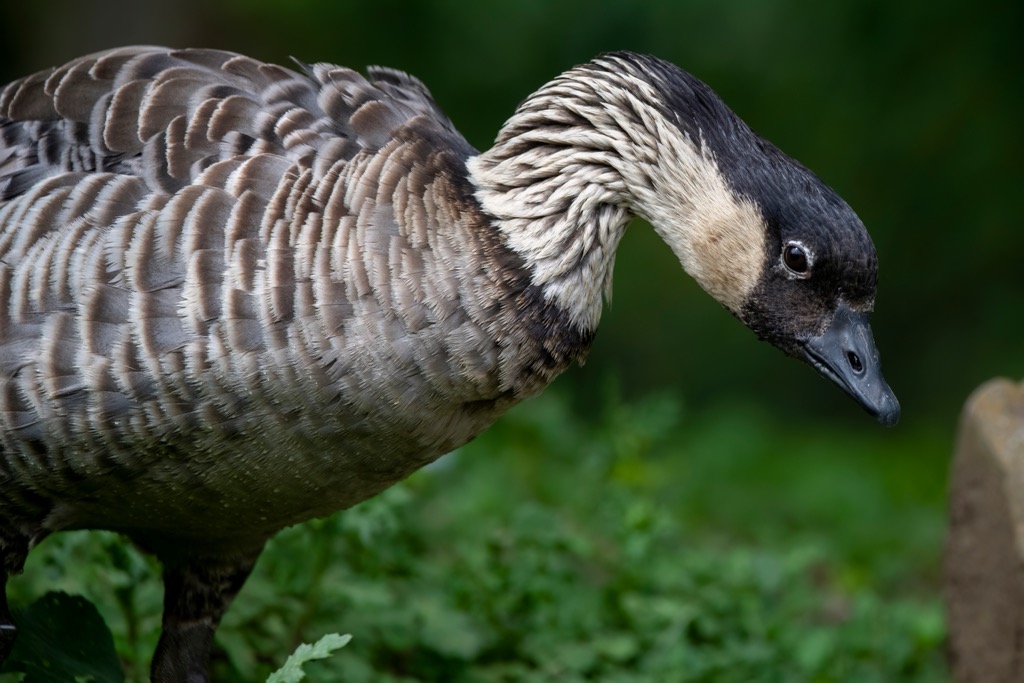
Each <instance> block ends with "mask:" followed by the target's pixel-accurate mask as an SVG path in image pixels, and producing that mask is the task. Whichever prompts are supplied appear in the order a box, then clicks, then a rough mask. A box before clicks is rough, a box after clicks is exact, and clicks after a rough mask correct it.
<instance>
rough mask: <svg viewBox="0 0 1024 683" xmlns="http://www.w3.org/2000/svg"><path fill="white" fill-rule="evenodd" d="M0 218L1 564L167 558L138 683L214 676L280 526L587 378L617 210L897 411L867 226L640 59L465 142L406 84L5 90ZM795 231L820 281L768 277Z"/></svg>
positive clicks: (297, 74)
mask: <svg viewBox="0 0 1024 683" xmlns="http://www.w3.org/2000/svg"><path fill="white" fill-rule="evenodd" d="M0 199H2V203H0V446H2V451H0V490H2V491H3V497H2V498H0V560H2V565H0V566H2V569H3V571H4V572H6V573H11V572H17V571H19V570H20V568H21V565H22V563H23V561H24V558H25V553H26V552H27V550H28V548H29V547H30V546H31V545H32V544H34V543H36V542H38V540H39V539H41V538H42V537H44V536H45V535H47V534H49V533H51V532H53V531H59V530H62V529H72V528H106V529H113V530H117V531H121V532H123V533H125V534H127V535H128V536H130V537H131V538H132V539H133V540H135V541H136V542H137V543H138V544H140V545H141V546H143V547H145V548H147V549H149V550H151V551H153V552H155V553H156V554H157V555H158V556H159V557H160V558H161V559H162V560H163V562H164V563H165V567H166V570H165V577H166V579H167V586H168V587H167V590H168V592H169V599H168V601H167V611H166V613H165V616H164V628H165V636H164V638H163V639H162V640H161V645H160V648H159V649H158V652H157V655H156V657H155V660H154V679H155V680H176V679H178V678H181V677H183V676H185V675H186V673H188V674H190V675H194V676H200V677H202V676H204V675H205V673H204V671H205V660H206V656H207V654H208V649H209V642H210V638H211V637H212V632H213V629H214V628H215V627H216V623H217V621H218V620H219V618H220V615H221V613H222V612H223V610H224V609H225V608H226V606H227V603H228V601H229V600H230V599H231V597H232V596H233V593H234V591H235V590H237V588H238V587H239V586H240V585H241V582H242V581H243V580H244V577H245V575H246V574H247V572H248V570H249V568H250V567H251V564H252V562H253V561H254V560H255V557H256V555H257V554H258V552H259V550H260V548H261V547H262V544H263V543H264V542H265V540H266V539H267V538H268V537H269V536H271V535H272V534H273V533H274V532H276V531H277V530H278V529H280V528H281V527H283V526H286V525H289V524H292V523H295V522H298V521H302V520H305V519H308V518H310V517H314V516H321V515H325V514H329V513H331V512H333V511H335V510H338V509H342V508H346V507H349V506H351V505H354V504H356V503H358V502H359V501H361V500H363V499H365V498H367V497H369V496H371V495H373V494H375V493H376V492H378V491H380V490H381V489H383V488H385V487H387V486H389V485H391V484H393V483H394V482H396V481H398V480H399V479H401V478H403V477H405V476H407V475H408V474H409V473H411V472H412V471H414V470H415V469H417V468H418V467H420V466H422V465H424V464H426V463H428V462H430V461H431V460H433V459H435V458H437V457H439V456H440V455H443V454H444V453H446V452H448V451H450V450H452V449H453V448H456V447H457V446H459V445H461V444H463V443H465V442H466V441H468V440H469V439H471V438H473V437H474V436H475V435H476V434H478V433H479V432H480V431H482V430H483V429H485V428H486V427H487V426H488V425H490V424H491V423H492V422H493V421H494V420H495V419H496V418H497V417H498V416H499V415H500V414H501V413H502V412H503V411H505V410H506V409H507V408H508V407H510V406H511V405H513V404H514V403H516V402H518V401H520V400H522V399H524V398H526V397H528V396H531V395H533V394H535V393H537V392H538V391H540V390H541V389H542V388H543V387H544V386H546V385H547V384H548V383H549V382H550V381H551V380H552V379H553V378H554V377H555V376H556V375H557V374H558V373H560V372H561V371H562V370H564V369H565V368H566V367H567V366H568V365H569V364H571V363H573V362H576V361H579V360H581V359H582V358H583V357H584V356H585V354H586V352H587V349H588V348H589V344H590V341H591V339H592V337H593V333H594V329H595V327H596V325H597V321H598V319H599V316H600V310H601V297H602V292H604V293H605V294H608V293H610V286H611V270H612V263H613V259H614V253H615V249H616V247H617V245H618V242H619V238H620V237H621V235H622V231H623V229H624V227H625V225H626V223H627V222H628V221H629V219H630V218H631V217H632V216H634V215H639V216H642V217H644V218H646V219H648V220H649V221H651V223H652V224H653V225H654V227H655V229H656V230H658V232H659V234H661V235H662V237H664V238H665V240H666V242H668V244H669V245H670V246H671V247H672V248H673V250H674V251H675V252H676V254H677V255H678V256H679V258H680V261H681V262H682V264H683V266H684V267H685V268H686V269H687V271H688V272H690V273H691V274H692V275H693V276H694V277H695V278H696V279H697V280H698V282H700V283H701V285H702V286H704V287H705V289H707V290H708V292H709V293H711V294H712V295H713V296H715V297H716V298H717V299H718V300H719V301H721V302H722V303H723V305H725V306H726V307H727V308H729V309H730V310H731V311H732V312H733V313H734V314H736V315H737V316H738V317H740V319H741V320H743V321H744V322H745V323H747V324H748V325H749V326H751V327H752V328H753V329H754V330H755V331H757V332H758V334H760V335H761V336H762V337H764V338H767V339H769V340H771V341H773V342H774V343H776V344H777V345H779V346H780V347H781V348H783V349H784V350H786V351H788V352H790V353H802V354H803V355H805V356H806V359H807V360H809V361H810V362H812V364H815V365H816V367H819V369H822V372H824V373H825V374H826V375H828V376H830V377H831V378H832V379H834V380H835V381H837V382H838V383H840V384H841V385H842V386H843V387H844V389H846V390H847V391H848V392H850V393H851V394H853V395H854V396H855V397H857V398H858V400H860V401H861V402H862V403H863V404H864V405H865V406H866V407H868V408H869V410H871V411H872V412H874V413H876V414H878V415H879V416H880V417H881V418H882V419H883V420H884V421H892V420H894V419H895V415H896V414H897V411H898V407H897V406H896V404H895V399H893V398H892V396H891V393H890V392H889V391H888V387H887V386H885V383H884V381H882V380H881V376H880V375H878V374H877V357H876V356H877V354H875V352H874V347H873V343H872V342H871V339H870V331H869V330H868V328H867V326H866V314H867V311H869V310H870V308H871V306H872V305H873V299H874V277H875V275H874V272H875V271H874V269H875V257H874V251H873V248H872V247H871V243H870V240H869V238H868V237H867V234H866V232H865V231H864V229H863V226H862V225H861V224H860V222H859V221H858V220H857V219H856V216H855V215H854V214H853V213H852V211H850V209H849V207H847V206H846V205H845V204H844V203H843V202H842V200H840V199H839V198H838V197H837V196H835V194H834V193H832V192H831V190H829V189H828V188H827V187H825V186H824V185H823V184H821V183H820V181H818V180H817V179H816V178H814V177H813V176H812V175H811V174H810V173H809V172H808V171H806V169H803V168H802V167H800V166H799V165H797V164H796V163H795V162H793V161H792V160H790V159H788V158H787V157H785V156H784V155H782V154H781V153H779V152H778V151H777V150H775V149H774V148H773V147H771V146H770V145H768V144H767V143H765V142H764V141H762V140H760V139H759V138H757V137H756V136H755V135H754V134H753V133H751V132H750V130H749V129H748V128H747V127H746V126H745V125H743V123H742V122H741V121H739V119H737V118H736V117H735V115H733V114H732V112H730V111H729V110H728V109H727V108H726V107H725V106H724V105H723V104H721V102H720V101H719V100H718V99H717V97H716V96H715V95H714V94H713V93H712V92H711V91H710V89H708V88H707V87H706V86H704V85H703V84H701V83H700V82H699V81H697V80H696V79H694V78H692V77H691V76H689V75H687V74H685V73H683V72H681V71H679V70H678V69H676V68H675V67H673V66H671V65H669V64H667V63H665V62H661V61H660V60H656V59H654V58H649V57H642V56H639V55H633V54H630V53H619V54H617V55H609V56H606V57H603V58H599V59H598V60H595V61H594V62H591V63H590V64H588V65H584V66H582V67H578V68H577V69H574V70H572V71H569V72H567V73H566V74H564V75H563V76H561V77H560V78H559V79H556V80H555V81H553V82H552V83H551V84H549V85H548V86H545V88H542V89H541V90H540V91H538V93H536V94H535V95H534V96H532V97H531V98H528V99H527V100H526V102H524V104H523V105H522V106H521V107H520V109H519V110H518V111H517V113H516V114H515V116H513V118H512V119H511V120H510V121H509V123H508V124H507V125H506V126H505V127H504V128H503V130H502V132H501V133H500V134H499V137H498V140H497V142H496V144H495V146H494V147H493V148H492V149H491V150H489V151H487V152H484V153H482V154H478V153H477V152H476V151H475V150H474V149H472V147H470V145H469V144H468V143H467V142H466V141H465V140H464V139H463V138H462V137H461V136H460V135H459V134H458V133H457V132H456V130H455V129H454V127H453V126H452V124H451V123H450V122H449V121H448V119H447V118H446V117H445V116H444V115H443V114H442V113H441V111H440V110H439V109H438V107H437V105H436V104H435V103H434V101H433V100H432V98H431V97H430V94H429V92H428V91H427V89H426V88H425V86H423V84H422V83H420V82H419V81H418V80H416V79H414V78H412V77H411V76H408V75H407V74H404V73H401V72H398V71H393V70H389V69H384V68H371V69H370V70H368V73H367V76H365V77H364V76H362V75H360V74H358V73H356V72H354V71H351V70H348V69H344V68H341V67H336V66H333V65H329V64H315V65H312V66H305V65H302V66H301V71H294V70H290V69H286V68H283V67H278V66H273V65H268V64H263V63H261V62H258V61H256V60H253V59H250V58H248V57H243V56H240V55H234V54H230V53H226V52H218V51H212V50H183V51H174V50H166V49H162V48H145V47H144V48H126V49H120V50H112V51H109V52H104V53H99V54H96V55H92V56H89V57H84V58H82V59H79V60H76V61H73V62H70V63H68V64H67V65H65V66H63V67H60V68H57V69H54V70H51V71H47V72H41V73H39V74H36V75H34V76H29V77H27V78H25V79H22V80H20V81H16V82H14V83H12V84H10V85H9V86H7V87H6V88H5V89H4V90H3V91H2V92H0ZM794 235H795V237H794ZM794 239H799V243H800V244H801V245H808V246H807V248H813V249H814V250H815V251H814V254H813V262H814V265H815V269H816V273H817V274H816V279H814V280H813V281H812V280H809V279H806V278H804V276H803V275H802V274H797V276H794V273H793V272H791V271H787V270H785V268H784V267H783V266H781V265H779V252H780V247H781V245H785V244H789V243H791V242H792V241H793V240H794ZM843 316H847V317H851V316H852V317H851V320H852V319H853V318H856V321H855V324H856V325H857V326H859V327H856V330H860V332H858V334H859V335H860V336H858V337H857V340H859V341H856V342H849V341H848V340H847V337H843V340H846V341H840V342H837V343H835V344H832V345H833V346H836V348H837V349H839V346H841V345H843V344H845V346H842V349H840V350H838V351H836V352H835V358H840V359H841V358H842V357H843V355H842V354H843V353H846V352H847V351H850V349H851V348H852V349H854V351H856V353H858V354H860V355H861V356H863V357H864V360H865V363H866V364H868V365H869V366H870V368H871V369H872V372H873V373H874V374H872V375H871V377H870V378H869V379H867V380H864V382H865V386H863V387H862V386H861V385H860V384H858V382H860V381H861V380H860V379H858V378H857V377H854V375H853V374H851V372H852V371H851V370H850V369H849V368H847V367H846V366H842V361H841V360H836V359H835V358H833V357H832V356H833V354H832V351H831V350H830V349H831V347H828V348H824V350H822V349H823V347H822V343H821V342H820V339H822V338H823V335H825V334H826V333H829V331H830V330H834V328H836V327H837V325H838V323H835V322H834V321H846V317H843ZM843 324H844V325H846V322H843ZM850 324H851V325H853V324H854V323H850ZM845 329H846V328H844V330H845ZM831 334H833V335H835V334H836V333H835V332H831ZM865 335H866V336H865ZM847 336H849V335H847ZM855 336H856V335H855ZM816 340H817V341H816ZM830 343H831V342H830ZM851 344H854V346H850V345H851ZM858 344H859V346H857V345H858ZM854 374H855V373H854ZM865 387H866V388H865ZM0 576H6V574H2V575H0ZM211 585H217V586H221V587H222V589H218V591H219V592H218V593H217V594H218V601H214V602H215V603H216V604H212V605H209V604H208V605H205V607H204V611H202V612H201V613H196V612H195V609H196V607H195V605H194V604H192V603H194V602H195V601H190V600H189V596H190V595H194V594H195V593H196V592H197V591H204V590H205V591H209V590H211V589H210V586H211ZM5 620H6V621H5ZM4 623H8V624H9V623H10V618H9V615H6V608H5V605H4V604H3V603H0V625H3V624H4ZM197 624H198V625H199V626H197ZM169 634H170V635H169ZM9 646H10V639H6V640H5V636H4V635H3V634H0V657H2V656H3V655H4V654H5V650H6V649H7V648H9Z"/></svg>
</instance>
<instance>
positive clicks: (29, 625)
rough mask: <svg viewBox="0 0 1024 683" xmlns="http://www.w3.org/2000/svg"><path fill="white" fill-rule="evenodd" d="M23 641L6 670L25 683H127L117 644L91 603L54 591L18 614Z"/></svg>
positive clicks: (16, 645) (19, 641) (8, 661)
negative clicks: (116, 649) (19, 673)
mask: <svg viewBox="0 0 1024 683" xmlns="http://www.w3.org/2000/svg"><path fill="white" fill-rule="evenodd" d="M14 618H15V621H16V623H17V624H18V639H17V640H16V641H15V642H14V649H13V650H12V651H11V654H10V656H9V657H8V659H7V662H6V663H5V664H4V671H20V672H24V673H25V674H26V675H25V677H24V678H23V679H22V682H23V683H68V681H75V682H76V683H123V681H124V674H123V673H122V672H121V664H120V661H119V660H118V657H117V653H116V652H115V651H114V639H113V637H112V636H111V635H110V630H109V629H108V628H107V625H106V624H105V623H104V621H103V618H102V617H101V616H100V613H99V612H98V611H97V610H96V607H94V606H93V604H92V603H91V602H89V601H88V600H86V599H85V598H83V597H81V596H78V595H68V594H67V593H61V592H53V593H47V594H46V595H44V596H43V597H41V598H39V599H38V600H36V601H35V602H33V603H32V604H31V605H29V606H28V607H25V608H22V609H16V610H14Z"/></svg>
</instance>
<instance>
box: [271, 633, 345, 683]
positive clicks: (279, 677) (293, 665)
mask: <svg viewBox="0 0 1024 683" xmlns="http://www.w3.org/2000/svg"><path fill="white" fill-rule="evenodd" d="M350 640H352V636H349V635H346V636H343V635H339V634H337V633H328V634H327V635H326V636H324V637H323V638H321V639H320V640H318V641H316V642H315V643H313V644H312V645H307V644H305V643H303V644H302V645H299V647H297V648H296V649H295V652H293V653H292V654H291V656H289V657H288V659H287V661H285V663H284V666H282V667H281V668H280V669H278V670H277V671H275V672H274V673H272V674H270V677H269V678H268V679H267V683H298V682H299V681H301V680H302V679H303V678H305V677H306V672H305V671H303V670H302V667H303V666H305V665H306V664H308V663H309V662H312V661H315V660H317V659H326V658H327V657H330V656H331V654H333V653H334V652H335V651H336V650H340V649H341V648H343V647H345V646H346V645H347V644H348V641H350Z"/></svg>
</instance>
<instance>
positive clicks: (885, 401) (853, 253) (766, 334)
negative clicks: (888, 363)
mask: <svg viewBox="0 0 1024 683" xmlns="http://www.w3.org/2000/svg"><path fill="white" fill-rule="evenodd" d="M754 149H755V150H756V155H755V156H753V157H747V159H746V163H743V160H742V159H737V160H734V161H735V162H739V164H738V165H734V166H733V167H732V168H729V167H728V166H726V167H725V168H723V175H725V176H726V177H727V178H729V179H730V182H732V183H734V187H735V188H736V189H737V191H739V192H741V193H742V194H743V195H744V196H746V197H748V198H749V199H750V200H751V201H752V202H753V203H754V204H755V205H756V206H757V207H758V209H759V212H760V213H761V215H762V218H763V221H764V226H765V237H766V239H765V249H764V264H763V269H762V272H761V276H760V278H759V279H758V281H757V284H756V286H755V287H754V289H753V290H752V291H751V292H750V294H749V296H748V297H747V300H746V302H745V303H744V304H743V306H742V308H741V309H740V311H738V313H737V315H738V316H739V317H740V319H741V320H743V322H745V323H746V324H747V325H748V326H749V327H750V328H751V329H752V330H754V332H755V333H757V335H758V336H759V337H760V338H761V339H764V340H766V341H769V342H771V343H772V344H774V345H775V346H777V347H779V348H780V349H782V350H783V351H785V352H786V353H788V354H789V355H791V356H795V357H797V358H800V359H801V360H804V361H805V362H807V363H809V364H810V365H811V366H813V367H814V368H815V369H817V370H818V371H819V372H820V373H821V374H823V375H825V376H826V377H828V378H829V379H831V380H832V381H833V382H835V383H836V384H838V385H839V386H840V387H841V388H842V389H843V390H844V391H846V392H847V393H848V394H849V395H850V396H852V397H853V398H854V399H856V400H857V401H858V402H859V403H860V404H861V405H862V406H863V407H864V408H865V409H867V410H868V412H870V413H871V414H872V415H874V416H875V417H877V418H878V420H879V421H880V422H882V423H883V424H886V425H892V424H895V423H896V421H897V420H898V419H899V414H900V407H899V403H898V401H897V400H896V397H895V395H894V394H893V393H892V390H891V389H890V388H889V386H888V384H886V382H885V380H884V379H883V377H882V374H881V368H880V361H879V354H878V351H877V349H876V348H875V343H874V339H873V337H872V334H871V327H870V325H869V323H868V317H869V314H870V313H871V311H872V309H873V308H874V301H875V289H876V283H877V272H878V262H877V258H876V255H875V248H874V245H873V244H872V242H871V238H870V237H869V236H868V233H867V230H866V229H865V228H864V225H863V224H862V223H861V221H860V219H859V218H858V217H857V215H856V214H855V213H854V212H853V210H852V209H851V208H850V207H849V206H848V205H847V204H846V202H844V201H843V200H842V199H841V198H840V197H839V196H838V195H837V194H836V193H835V192H833V191H832V189H831V188H829V187H828V186H827V185H825V184H824V183H823V182H822V181H821V180H820V179H818V178H817V177H816V176H815V175H814V174H813V173H811V172H810V171H808V170H807V169H806V168H804V167H803V166H800V165H799V164H797V163H796V162H795V161H793V160H792V159H789V158H788V157H786V156H785V155H783V154H782V153H781V152H779V151H778V150H777V149H775V148H774V147H772V146H771V145H769V144H768V143H766V142H764V141H763V140H760V139H758V140H756V143H755V146H754Z"/></svg>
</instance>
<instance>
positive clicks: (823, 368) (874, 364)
mask: <svg viewBox="0 0 1024 683" xmlns="http://www.w3.org/2000/svg"><path fill="white" fill-rule="evenodd" d="M803 350H804V358H805V360H806V361H807V362H808V363H810V364H811V365H813V366H814V367H815V368H816V369H817V370H818V372H820V373H821V374H823V375H825V376H826V377H828V378H829V379H830V380H832V381H833V382H835V383H836V384H838V385H839V386H840V387H842V388H843V390H844V391H845V392H846V393H848V394H849V395H850V396H852V397H853V398H854V399H855V400H856V401H857V403H860V404H861V405H862V406H863V407H864V409H865V410H867V411H868V412H869V413H871V414H872V415H874V416H875V418H877V419H878V421H879V422H881V423H882V424H884V425H886V426H887V427H891V426H892V425H894V424H896V423H897V422H898V421H899V419H900V403H899V401H897V400H896V395H895V394H893V393H892V389H890V388H889V385H888V384H886V383H885V379H884V378H883V377H882V369H881V364H880V362H879V359H878V349H876V348H875V340H874V338H873V337H872V336H871V326H870V325H869V324H868V315H867V313H857V312H854V311H852V310H850V308H849V307H847V305H846V304H845V303H840V304H839V308H838V310H836V315H835V317H834V318H833V319H832V322H831V323H830V324H829V326H828V328H827V329H826V330H825V331H824V332H822V333H821V334H820V335H818V336H817V337H812V338H811V339H808V340H807V341H806V342H805V343H804V346H803Z"/></svg>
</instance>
